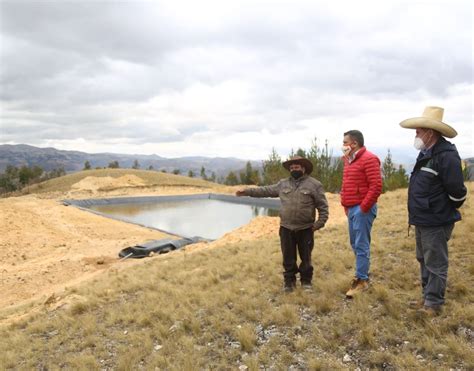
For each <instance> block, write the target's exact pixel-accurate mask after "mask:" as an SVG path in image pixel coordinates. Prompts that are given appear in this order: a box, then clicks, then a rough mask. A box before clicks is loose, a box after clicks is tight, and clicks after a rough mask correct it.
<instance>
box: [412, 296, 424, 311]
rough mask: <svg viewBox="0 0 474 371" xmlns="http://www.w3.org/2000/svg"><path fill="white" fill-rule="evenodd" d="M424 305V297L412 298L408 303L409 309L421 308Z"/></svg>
mask: <svg viewBox="0 0 474 371" xmlns="http://www.w3.org/2000/svg"><path fill="white" fill-rule="evenodd" d="M424 306H425V299H424V298H421V299H418V300H412V301H410V302H409V303H408V307H409V308H410V309H421V308H423V307H424Z"/></svg>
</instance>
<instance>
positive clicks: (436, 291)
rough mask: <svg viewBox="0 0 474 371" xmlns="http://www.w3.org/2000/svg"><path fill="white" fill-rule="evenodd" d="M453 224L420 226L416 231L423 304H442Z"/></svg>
mask: <svg viewBox="0 0 474 371" xmlns="http://www.w3.org/2000/svg"><path fill="white" fill-rule="evenodd" d="M453 228H454V224H450V225H446V226H441V227H420V226H417V227H416V228H415V231H416V259H417V260H418V262H419V263H420V273H421V287H422V290H423V297H424V299H425V305H427V306H435V305H442V304H444V293H445V291H446V281H447V278H448V241H449V239H450V238H451V233H452V232H453Z"/></svg>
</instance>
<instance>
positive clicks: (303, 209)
mask: <svg viewBox="0 0 474 371" xmlns="http://www.w3.org/2000/svg"><path fill="white" fill-rule="evenodd" d="M283 166H284V168H285V169H286V170H288V171H289V172H290V174H291V176H290V177H289V178H286V179H282V180H280V181H279V182H278V183H277V184H274V185H270V186H265V187H256V188H245V189H241V190H238V191H237V192H236V195H237V196H250V197H280V200H281V209H280V242H281V252H282V255H283V269H284V272H283V278H284V290H285V291H286V292H291V291H293V290H294V288H295V287H296V274H297V273H298V272H299V273H300V279H301V286H302V288H303V289H304V290H311V289H312V284H311V281H312V278H313V266H312V264H311V252H312V250H313V246H314V232H315V231H317V230H318V229H321V228H323V227H324V224H326V221H327V220H328V216H329V212H328V202H327V200H326V196H325V195H324V190H323V186H322V185H321V183H320V182H319V181H317V180H316V179H314V178H311V177H310V176H309V175H310V174H311V172H312V171H313V164H312V163H311V161H309V160H308V159H306V158H304V157H300V156H294V157H292V158H291V159H289V160H288V161H286V162H284V163H283ZM315 210H318V219H317V220H316V221H315V219H316V211H315ZM297 250H298V253H299V256H300V259H301V264H300V265H299V267H298V265H297V253H296V251H297Z"/></svg>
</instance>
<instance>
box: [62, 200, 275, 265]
mask: <svg viewBox="0 0 474 371" xmlns="http://www.w3.org/2000/svg"><path fill="white" fill-rule="evenodd" d="M189 200H219V201H225V202H230V203H236V204H241V205H252V206H260V207H266V208H271V209H280V206H281V202H280V199H269V198H251V197H237V196H230V195H223V194H218V193H201V194H193V195H182V196H145V197H116V198H99V199H87V200H63V201H62V202H63V205H65V206H75V207H77V208H79V209H81V210H85V211H88V212H91V213H93V214H97V215H101V216H105V217H107V218H111V219H115V220H120V221H125V222H127V223H131V222H130V221H129V220H126V219H124V218H120V217H116V216H113V215H109V214H105V213H101V212H99V211H96V210H92V209H90V207H91V206H96V205H125V204H151V203H161V202H177V201H189ZM133 224H137V225H140V226H142V227H146V228H151V229H155V230H158V231H160V232H164V233H166V234H169V235H172V236H177V237H180V238H181V239H177V240H176V239H174V240H173V239H161V240H153V241H149V242H146V243H143V244H139V245H136V246H131V247H127V248H125V249H122V250H121V251H120V252H119V257H121V258H124V259H126V258H144V257H146V256H151V255H153V253H158V254H163V253H167V252H169V251H173V250H178V249H180V248H182V247H184V246H186V245H190V244H193V243H196V242H202V241H211V240H209V239H206V238H202V237H199V236H195V237H191V238H189V237H185V236H181V235H178V234H176V233H172V232H169V231H165V230H162V229H159V228H155V227H151V226H148V225H144V224H140V223H133Z"/></svg>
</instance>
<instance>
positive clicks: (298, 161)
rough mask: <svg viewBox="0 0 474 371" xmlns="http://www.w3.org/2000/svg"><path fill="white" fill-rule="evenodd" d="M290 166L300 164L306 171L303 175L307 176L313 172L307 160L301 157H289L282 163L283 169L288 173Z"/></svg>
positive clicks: (311, 165)
mask: <svg viewBox="0 0 474 371" xmlns="http://www.w3.org/2000/svg"><path fill="white" fill-rule="evenodd" d="M292 164H300V165H301V166H303V167H304V168H305V170H306V171H305V174H308V175H309V174H311V172H312V171H313V164H312V163H311V161H310V160H308V159H307V158H304V157H301V156H293V157H290V159H288V160H287V161H285V162H284V163H283V167H284V168H285V169H286V170H288V171H290V165H292Z"/></svg>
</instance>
